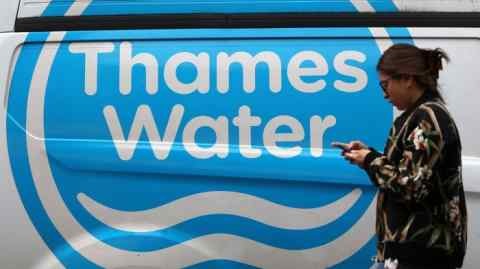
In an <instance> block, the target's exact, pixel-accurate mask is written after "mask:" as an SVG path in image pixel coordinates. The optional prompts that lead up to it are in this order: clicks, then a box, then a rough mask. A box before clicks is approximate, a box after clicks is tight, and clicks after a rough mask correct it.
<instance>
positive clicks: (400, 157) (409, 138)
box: [364, 92, 467, 268]
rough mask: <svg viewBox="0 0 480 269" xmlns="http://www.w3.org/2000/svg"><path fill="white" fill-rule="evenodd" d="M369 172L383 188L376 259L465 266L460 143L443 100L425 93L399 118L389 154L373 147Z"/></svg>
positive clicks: (367, 161)
mask: <svg viewBox="0 0 480 269" xmlns="http://www.w3.org/2000/svg"><path fill="white" fill-rule="evenodd" d="M364 169H365V170H366V172H367V173H368V175H369V177H370V179H371V180H372V182H373V183H374V184H375V185H376V186H377V187H378V188H379V195H378V198H377V220H376V232H377V235H378V245H377V251H378V253H377V258H378V259H379V260H380V261H383V260H384V259H387V258H395V259H398V260H400V261H401V262H402V261H405V262H407V263H409V262H412V263H414V264H415V263H422V262H425V263H426V264H425V265H426V266H429V267H428V268H430V266H432V263H434V264H438V265H441V266H439V267H435V268H444V267H447V268H454V267H461V266H462V262H463V257H464V255H465V250H466V244H467V209H466V204H465V194H464V190H463V183H462V163H461V143H460V138H459V134H458V130H457V127H456V125H455V123H454V121H453V119H452V117H451V116H450V114H449V112H448V110H447V109H446V108H445V106H444V104H443V102H442V101H441V100H440V99H439V98H436V97H435V96H433V94H432V93H429V92H426V93H425V94H424V95H423V96H422V97H421V98H420V99H419V100H418V101H417V102H416V104H415V105H414V106H413V107H412V108H411V109H409V110H407V111H405V112H404V113H403V114H402V115H400V116H399V117H398V118H397V119H396V120H395V122H394V125H393V126H392V128H391V130H390V134H389V137H388V140H387V143H386V145H385V149H384V154H381V153H379V152H377V151H375V150H373V149H372V152H370V153H369V154H368V155H367V157H366V158H365V162H364ZM432 268H434V267H432Z"/></svg>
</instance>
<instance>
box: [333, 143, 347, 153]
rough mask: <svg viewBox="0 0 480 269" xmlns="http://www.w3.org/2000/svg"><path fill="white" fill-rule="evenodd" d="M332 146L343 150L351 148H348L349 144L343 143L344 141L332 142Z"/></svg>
mask: <svg viewBox="0 0 480 269" xmlns="http://www.w3.org/2000/svg"><path fill="white" fill-rule="evenodd" d="M330 145H331V146H332V147H334V148H339V149H341V150H345V151H348V150H349V148H348V144H347V143H342V142H332V144H330Z"/></svg>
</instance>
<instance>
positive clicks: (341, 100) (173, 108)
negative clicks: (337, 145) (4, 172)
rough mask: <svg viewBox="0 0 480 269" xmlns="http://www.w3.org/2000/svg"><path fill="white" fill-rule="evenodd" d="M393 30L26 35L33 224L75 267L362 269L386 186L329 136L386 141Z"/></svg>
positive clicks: (23, 164)
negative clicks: (383, 63) (385, 88)
mask: <svg viewBox="0 0 480 269" xmlns="http://www.w3.org/2000/svg"><path fill="white" fill-rule="evenodd" d="M93 3H95V2H93ZM92 5H93V4H92ZM337 5H339V7H340V8H341V9H345V10H357V9H361V8H364V7H365V6H355V5H354V4H352V3H350V1H343V2H339V3H337ZM356 5H358V4H356ZM390 5H392V7H393V4H390ZM368 6H369V5H368ZM369 7H371V6H369ZM92 8H94V10H95V12H98V7H95V6H94V5H93V7H92ZM371 8H373V7H371ZM52 10H54V9H52ZM361 11H365V10H361ZM92 12H93V11H92ZM85 14H89V8H88V7H87V9H86V10H85ZM390 31H391V32H390ZM395 31H397V32H400V31H405V29H389V30H388V31H387V30H385V29H382V28H376V29H368V28H348V29H346V28H321V29H317V28H311V29H236V30H203V29H202V30H138V31H114V32H67V33H64V32H58V33H50V34H48V35H47V34H43V33H39V34H33V33H32V34H30V35H29V36H28V38H27V41H26V42H25V44H24V45H23V46H22V48H21V52H20V55H19V58H18V61H17V64H16V69H15V72H14V75H13V79H12V86H11V90H10V96H9V99H8V119H7V132H8V133H7V134H8V147H9V148H8V151H9V156H10V162H11V166H12V171H13V175H14V176H15V181H16V184H17V188H18V190H19V193H20V196H21V198H22V201H23V203H24V205H25V208H26V209H27V212H28V214H29V216H30V218H31V220H32V223H33V224H34V226H35V227H36V229H37V231H38V232H39V233H40V235H41V236H42V238H43V239H44V241H45V242H46V244H47V245H48V246H49V248H50V249H51V250H52V252H53V253H54V255H55V256H56V257H57V258H58V259H59V260H60V261H61V262H62V263H63V264H64V265H65V266H66V267H69V268H70V267H74V268H77V267H78V268H90V267H92V268H95V267H106V268H120V267H122V266H123V267H125V266H127V267H128V266H137V267H138V266H143V267H146V268H153V267H159V266H160V267H161V268H184V267H189V268H203V267H205V268H212V267H222V268H225V267H227V268H230V267H231V268H237V267H238V268H244V267H247V268H248V267H251V266H254V267H259V268H293V267H298V266H300V267H302V268H351V267H354V266H355V267H362V268H367V267H369V265H371V261H370V257H371V256H373V255H374V243H375V238H374V231H373V228H374V227H373V226H374V222H375V221H374V218H375V208H374V203H373V201H374V197H375V193H376V190H375V189H374V187H373V186H371V185H370V183H369V181H368V179H367V178H366V176H365V175H364V173H363V172H362V171H360V170H358V169H357V168H355V167H352V166H350V165H349V164H348V163H346V162H344V161H343V159H342V158H341V157H340V156H339V151H338V150H333V149H330V148H329V145H330V142H332V141H349V140H352V139H361V140H363V141H365V142H367V143H368V144H370V145H373V146H376V147H377V148H382V147H383V141H384V139H385V137H386V135H387V132H388V128H389V127H390V125H391V122H392V118H393V112H392V107H391V106H390V105H388V104H386V103H385V102H384V101H383V98H381V96H382V93H381V91H380V90H379V89H378V86H377V85H378V84H377V79H376V76H377V74H376V70H375V65H376V61H377V59H378V58H379V56H380V55H381V52H382V51H383V50H384V49H385V48H386V47H388V46H389V44H391V42H392V41H391V40H390V39H375V38H371V37H372V34H373V35H374V36H377V35H386V36H387V37H388V35H391V34H392V33H394V32H395ZM372 32H373V33H372Z"/></svg>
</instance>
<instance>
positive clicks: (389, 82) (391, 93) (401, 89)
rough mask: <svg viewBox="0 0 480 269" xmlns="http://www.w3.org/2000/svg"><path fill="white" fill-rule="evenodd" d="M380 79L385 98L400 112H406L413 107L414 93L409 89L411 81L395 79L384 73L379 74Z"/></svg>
mask: <svg viewBox="0 0 480 269" xmlns="http://www.w3.org/2000/svg"><path fill="white" fill-rule="evenodd" d="M379 79H380V85H381V88H382V89H383V97H384V98H385V99H387V100H388V101H389V102H390V103H391V104H392V105H394V106H395V107H396V108H397V109H398V110H405V109H406V108H408V107H409V106H410V105H411V103H412V94H411V93H412V91H411V90H410V87H409V85H410V84H411V79H406V78H393V77H392V76H390V75H387V74H384V73H382V72H379Z"/></svg>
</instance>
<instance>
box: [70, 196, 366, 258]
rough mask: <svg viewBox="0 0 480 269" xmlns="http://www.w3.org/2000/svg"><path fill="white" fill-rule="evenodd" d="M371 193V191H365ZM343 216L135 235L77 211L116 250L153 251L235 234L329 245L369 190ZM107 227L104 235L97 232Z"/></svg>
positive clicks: (237, 219)
mask: <svg viewBox="0 0 480 269" xmlns="http://www.w3.org/2000/svg"><path fill="white" fill-rule="evenodd" d="M364 191H368V190H364ZM368 192H369V193H368V194H366V195H362V197H361V198H360V199H359V201H358V202H357V203H356V204H355V205H354V206H353V207H352V208H351V209H350V210H349V211H348V212H347V213H346V214H345V215H343V216H342V217H340V218H339V219H337V220H336V221H334V222H333V223H331V224H329V225H326V226H323V227H318V228H314V229H306V230H289V229H281V228H277V227H272V226H268V225H265V224H263V223H260V222H257V221H255V220H252V219H248V218H245V217H241V216H232V215H224V214H218V215H206V216H201V217H198V218H194V219H190V220H187V221H185V222H182V223H179V224H177V225H174V226H171V227H169V228H166V229H163V230H159V231H155V232H148V233H132V232H125V231H119V230H114V229H110V228H107V227H106V226H105V225H104V224H102V223H100V222H99V221H98V220H96V219H95V218H94V217H93V216H91V215H89V213H88V212H87V211H86V210H84V209H81V210H76V209H73V208H72V209H73V210H74V211H76V212H77V219H78V220H79V221H80V222H81V223H82V225H84V226H85V228H87V229H88V230H90V231H93V232H92V233H93V235H94V236H95V237H97V238H98V239H99V240H102V241H104V242H106V243H108V244H110V245H112V246H114V247H117V248H121V249H126V250H131V251H152V250H157V249H163V248H167V247H171V246H174V245H176V244H180V243H183V242H185V241H188V240H191V239H194V238H196V237H200V236H204V235H209V234H217V233H222V234H232V235H237V236H240V237H245V238H248V239H251V240H254V241H258V242H260V243H263V244H266V245H270V246H273V247H277V248H282V249H290V250H301V249H308V248H313V247H317V246H320V245H323V244H326V243H328V242H330V241H332V240H334V239H335V238H337V237H339V236H341V235H342V234H343V233H345V232H346V231H347V230H348V229H349V228H350V227H352V226H353V225H354V224H355V222H356V221H357V220H358V219H359V218H360V217H361V216H362V215H363V213H364V212H365V210H366V207H367V206H368V205H369V204H370V202H371V200H372V196H373V193H372V191H371V190H370V191H368ZM98 227H105V228H103V229H102V232H101V233H96V232H95V229H98Z"/></svg>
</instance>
